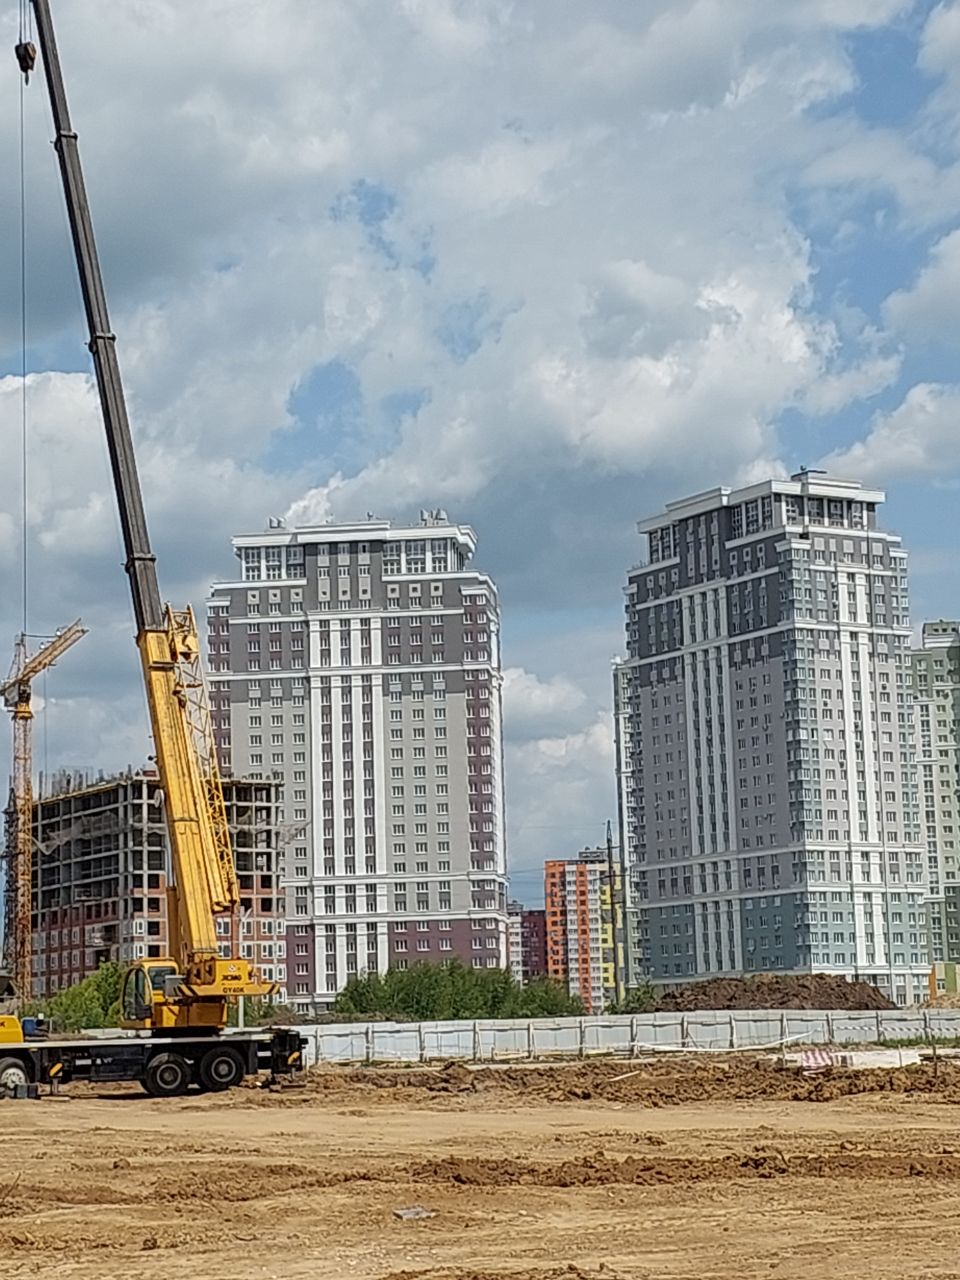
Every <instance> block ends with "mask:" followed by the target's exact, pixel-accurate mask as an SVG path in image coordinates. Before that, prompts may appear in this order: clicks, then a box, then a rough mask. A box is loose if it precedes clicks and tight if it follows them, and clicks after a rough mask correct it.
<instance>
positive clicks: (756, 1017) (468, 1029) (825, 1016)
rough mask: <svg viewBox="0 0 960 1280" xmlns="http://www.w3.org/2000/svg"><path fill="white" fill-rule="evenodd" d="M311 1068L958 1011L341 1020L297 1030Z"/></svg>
mask: <svg viewBox="0 0 960 1280" xmlns="http://www.w3.org/2000/svg"><path fill="white" fill-rule="evenodd" d="M297 1030H298V1031H300V1032H301V1033H302V1034H303V1035H304V1036H305V1037H306V1040H307V1058H308V1061H309V1062H310V1063H311V1064H313V1063H318V1062H328V1063H344V1064H346V1063H365V1062H367V1063H372V1062H397V1063H400V1062H430V1061H438V1060H440V1061H444V1060H448V1059H460V1060H461V1061H464V1062H518V1061H528V1062H533V1061H542V1060H545V1059H551V1058H552V1059H564V1058H570V1059H576V1058H588V1057H590V1058H593V1057H619V1058H635V1057H640V1056H643V1055H645V1054H648V1053H652V1052H664V1053H671V1052H673V1053H679V1052H698V1051H700V1052H708V1053H717V1052H729V1051H731V1050H733V1051H736V1050H741V1049H760V1048H775V1047H778V1046H782V1045H791V1044H798V1045H799V1044H803V1045H807V1044H812V1045H817V1044H834V1045H835V1044H881V1045H882V1044H890V1043H896V1042H898V1041H903V1040H926V1041H933V1040H953V1039H955V1038H957V1039H960V1009H891V1010H882V1011H881V1010H870V1011H869V1012H867V1011H863V1012H850V1011H848V1010H811V1009H736V1010H725V1009H718V1010H709V1011H702V1012H698V1013H644V1014H634V1015H622V1016H613V1015H611V1016H609V1017H604V1016H599V1017H585V1018H522V1019H508V1020H504V1021H493V1020H489V1021H488V1020H482V1021H475V1022H470V1021H467V1022H350V1023H335V1024H334V1023H331V1024H321V1025H318V1026H304V1027H298V1028H297Z"/></svg>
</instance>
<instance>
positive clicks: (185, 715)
mask: <svg viewBox="0 0 960 1280" xmlns="http://www.w3.org/2000/svg"><path fill="white" fill-rule="evenodd" d="M31 3H32V5H33V11H34V15H35V17H36V24H37V35H38V39H39V43H40V53H41V56H42V61H43V70H44V75H45V77H46V82H47V89H48V91H49V95H50V106H51V108H52V111H53V123H54V128H55V133H56V136H55V139H54V145H55V147H56V150H57V156H58V158H59V162H60V176H61V179H62V182H63V191H64V196H65V198H66V204H67V214H68V216H69V220H70V232H71V236H72V239H73V247H74V253H75V256H76V260H77V270H78V272H79V275H80V288H81V290H82V293H83V305H84V310H85V312H86V318H87V326H88V329H89V335H90V337H89V346H90V352H91V354H92V356H93V365H94V370H95V373H96V379H97V390H98V391H99V394H100V407H101V410H102V413H103V425H104V429H105V431H106V436H107V448H108V450H109V454H110V467H111V470H112V472H113V483H114V489H115V491H116V497H117V505H118V507H119V510H120V524H121V528H122V531H123V545H124V552H125V555H126V564H125V568H126V571H127V576H128V578H129V581H130V591H131V595H132V597H133V614H134V619H135V621H136V628H137V648H138V649H139V651H140V661H141V666H142V669H143V678H144V683H145V686H146V692H147V704H148V707H149V713H150V724H151V728H152V730H153V739H154V744H155V748H156V758H157V771H158V773H159V777H160V783H161V786H162V788H163V793H164V804H165V816H166V824H167V831H168V833H169V841H170V851H171V861H172V866H173V881H174V883H173V886H172V887H171V889H170V890H169V892H168V929H169V938H170V956H169V957H166V958H163V959H150V960H146V961H143V962H142V963H138V964H135V965H134V966H133V967H132V968H131V969H130V970H129V971H128V973H127V975H126V977H125V979H124V988H123V999H122V1012H123V1016H124V1023H125V1025H127V1026H132V1027H137V1028H142V1029H150V1030H153V1031H160V1032H170V1031H177V1030H180V1031H186V1030H194V1031H195V1030H203V1029H209V1030H210V1031H211V1032H216V1031H218V1030H220V1029H221V1028H222V1027H223V1026H224V1025H225V1024H226V1020H227V1004H228V1002H229V1001H230V1000H231V999H234V998H236V997H238V996H266V995H270V994H272V993H273V991H275V990H276V987H275V984H273V983H266V982H263V981H262V980H261V979H260V976H259V974H258V973H257V972H256V971H255V970H254V969H253V968H252V967H251V965H250V964H249V962H248V961H246V960H244V959H242V958H241V957H240V956H236V955H235V956H230V957H227V958H224V957H221V955H220V951H219V945H218V942H219V940H218V937H217V932H216V917H217V916H219V915H235V914H236V912H237V909H238V905H239V894H238V887H237V877H236V872H235V869H234V861H233V855H232V850H231V847H230V832H229V828H228V825H227V818H226V811H225V808H224V803H223V791H222V788H221V784H220V776H219V772H218V769H217V758H216V749H215V746H214V741H213V735H212V732H211V724H210V713H209V705H208V701H207V697H206V689H205V684H204V679H203V673H202V669H201V663H200V644H199V640H198V636H197V627H196V622H195V619H194V615H193V611H192V610H191V609H190V608H187V609H183V610H174V609H171V608H170V606H169V605H166V606H165V605H163V604H162V603H161V597H160V589H159V586H158V584H157V570H156V560H155V557H154V554H153V551H152V550H151V547H150V539H149V536H148V534H147V521H146V516H145V514H144V509H143V496H142V493H141V489H140V479H139V476H138V474H137V463H136V458H135V456H134V448H133V439H132V436H131V433H130V423H129V420H128V418H127V409H126V403H125V400H124V395H123V384H122V382H121V378H120V366H119V364H118V362H117V350H116V338H115V337H114V334H113V332H112V330H111V328H110V319H109V316H108V313H107V300H106V294H105V292H104V286H103V278H102V276H101V273H100V263H99V261H98V258H97V246H96V242H95V240H94V234H93V223H92V220H91V217H90V207H89V205H88V203H87V194H86V190H85V187H84V181H83V171H82V169H81V167H80V152H79V148H78V146H77V135H76V133H75V132H74V130H73V126H72V124H71V121H70V113H69V110H68V108H67V98H66V93H65V91H64V86H63V75H62V72H61V69H60V58H59V54H58V52H57V43H56V39H55V36H54V30H53V22H52V19H51V16H50V5H49V0H31ZM16 54H17V61H18V63H19V64H20V69H21V71H22V72H23V73H24V75H25V76H29V73H30V71H31V70H32V69H33V66H34V64H35V62H36V50H35V49H34V48H33V46H32V45H29V44H19V45H18V46H17V49H16Z"/></svg>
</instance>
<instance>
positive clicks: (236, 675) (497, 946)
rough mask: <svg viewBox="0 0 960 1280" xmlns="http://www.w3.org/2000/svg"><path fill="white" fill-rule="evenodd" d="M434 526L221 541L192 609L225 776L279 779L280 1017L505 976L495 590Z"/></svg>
mask: <svg viewBox="0 0 960 1280" xmlns="http://www.w3.org/2000/svg"><path fill="white" fill-rule="evenodd" d="M475 546H476V537H475V535H474V532H473V530H472V529H470V528H469V527H467V526H465V525H456V524H452V523H451V522H450V521H449V520H448V519H447V517H446V514H445V513H444V512H439V511H438V512H431V513H427V512H423V513H421V519H420V522H419V523H418V524H414V525H407V526H394V525H391V523H390V522H389V521H385V520H378V519H373V518H370V519H367V520H364V521H360V522H357V523H353V524H324V525H319V526H315V527H314V526H312V527H303V528H286V527H284V526H283V524H282V522H280V521H273V522H271V527H270V528H269V529H268V530H267V532H266V533H261V534H245V535H241V536H238V537H235V538H234V539H233V547H234V551H235V554H236V556H237V559H238V562H239V564H238V571H237V575H236V578H235V580H233V581H230V582H221V583H218V584H217V585H216V586H215V587H214V589H213V592H212V595H211V599H210V601H209V655H210V668H211V683H212V701H213V715H214V727H215V732H216V734H217V740H218V748H219V751H220V755H221V761H222V765H223V768H224V771H225V772H227V771H230V770H232V771H234V772H238V773H245V774H246V773H249V774H252V775H254V776H256V775H258V774H259V775H262V776H263V777H270V778H275V779H278V780H282V782H283V785H284V813H283V821H284V824H285V830H286V835H285V837H284V841H283V843H284V848H285V884H286V909H287V918H288V944H289V946H288V951H289V964H288V976H289V990H290V998H291V999H292V1000H293V1001H295V1002H296V1003H298V1004H301V1005H303V1006H309V1005H325V1004H328V1003H329V1002H330V1001H332V999H333V998H334V996H335V995H336V993H337V991H338V990H340V988H342V987H343V985H344V984H345V982H347V980H348V979H349V978H350V977H351V976H352V975H353V974H356V973H359V972H362V971H364V970H375V969H380V970H383V969H386V968H387V967H388V966H395V967H399V968H404V967H407V966H410V965H413V964H416V963H417V962H418V961H434V962H436V961H441V960H444V959H447V958H449V957H451V956H454V955H457V956H460V957H461V958H462V959H464V960H465V961H466V963H468V964H473V965H474V966H477V967H488V966H491V967H492V966H496V967H502V966H504V965H505V964H506V961H507V954H506V935H507V903H506V879H505V872H506V865H505V854H504V821H503V777H502V752H501V712H500V684H501V676H500V634H499V631H500V622H499V608H498V600H497V591H496V587H495V586H494V583H493V582H492V581H491V579H490V578H489V577H487V576H486V575H485V574H483V573H479V572H478V571H476V570H475V569H472V568H471V567H470V560H471V558H472V556H473V553H474V550H475Z"/></svg>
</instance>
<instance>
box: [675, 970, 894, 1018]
mask: <svg viewBox="0 0 960 1280" xmlns="http://www.w3.org/2000/svg"><path fill="white" fill-rule="evenodd" d="M656 1008H657V1012H658V1013H659V1012H676V1013H693V1012H695V1011H696V1010H698V1009H895V1008H896V1005H894V1004H893V1003H891V1001H890V1000H888V999H887V997H886V996H885V995H884V994H883V993H882V992H881V991H878V990H877V988H876V987H874V986H871V984H870V983H869V982H848V981H847V980H846V979H845V978H841V977H838V976H835V975H833V974H827V973H811V974H802V975H800V976H787V975H785V974H776V973H759V974H757V975H756V977H752V978H709V979H707V981H705V982H692V983H690V984H688V985H687V986H683V987H674V988H673V989H672V990H670V991H665V992H664V993H663V994H662V995H661V996H660V997H659V999H658V1001H657V1006H656Z"/></svg>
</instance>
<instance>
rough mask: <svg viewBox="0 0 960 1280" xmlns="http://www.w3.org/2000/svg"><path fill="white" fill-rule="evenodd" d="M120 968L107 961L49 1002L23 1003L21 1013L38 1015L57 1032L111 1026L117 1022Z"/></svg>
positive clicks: (120, 982)
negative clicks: (40, 1014)
mask: <svg viewBox="0 0 960 1280" xmlns="http://www.w3.org/2000/svg"><path fill="white" fill-rule="evenodd" d="M123 975H124V968H123V966H122V965H119V964H117V963H116V962H115V961H113V960H110V961H108V962H107V963H106V964H101V966H100V968H99V969H98V970H97V971H96V973H91V974H90V976H89V977H88V978H84V980H83V981H82V982H76V983H74V985H73V986H72V987H66V988H65V989H64V990H63V991H58V992H57V994H56V995H55V996H51V997H50V999H49V1000H41V1001H34V1002H31V1003H28V1004H25V1005H24V1007H23V1013H24V1014H27V1015H29V1014H38V1013H42V1014H43V1015H44V1017H45V1018H46V1019H47V1021H48V1022H49V1023H50V1025H51V1027H53V1028H54V1029H55V1030H57V1031H82V1030H83V1029H84V1028H85V1027H115V1026H116V1025H117V1024H118V1023H119V1021H120V987H121V985H122V983H123Z"/></svg>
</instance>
